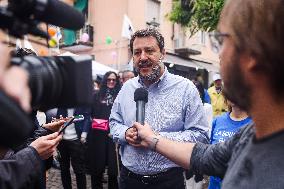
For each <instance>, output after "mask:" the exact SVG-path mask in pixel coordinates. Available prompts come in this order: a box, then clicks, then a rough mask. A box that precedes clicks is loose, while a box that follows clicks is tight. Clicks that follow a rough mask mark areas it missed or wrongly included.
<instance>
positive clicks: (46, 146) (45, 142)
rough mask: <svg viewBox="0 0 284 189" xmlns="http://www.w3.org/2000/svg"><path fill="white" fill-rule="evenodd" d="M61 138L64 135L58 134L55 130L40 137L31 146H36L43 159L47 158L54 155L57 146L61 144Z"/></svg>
mask: <svg viewBox="0 0 284 189" xmlns="http://www.w3.org/2000/svg"><path fill="white" fill-rule="evenodd" d="M61 139H62V135H58V132H55V133H53V134H50V135H46V136H42V137H39V138H38V139H36V140H35V141H33V142H32V143H31V144H30V146H32V147H33V148H35V150H36V151H37V152H38V154H39V156H40V158H41V159H43V160H45V159H47V158H49V157H50V156H52V155H53V153H54V152H55V150H56V146H57V145H58V144H59V142H60V140H61Z"/></svg>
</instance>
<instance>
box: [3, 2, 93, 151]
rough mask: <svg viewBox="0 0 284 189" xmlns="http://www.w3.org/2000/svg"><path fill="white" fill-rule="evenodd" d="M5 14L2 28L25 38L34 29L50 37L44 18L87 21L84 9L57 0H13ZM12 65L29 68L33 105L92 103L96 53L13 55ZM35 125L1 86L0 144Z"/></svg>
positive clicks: (13, 141)
mask: <svg viewBox="0 0 284 189" xmlns="http://www.w3.org/2000/svg"><path fill="white" fill-rule="evenodd" d="M0 20H1V22H0V28H1V29H3V30H4V31H6V32H7V33H8V34H10V35H13V36H15V37H18V38H22V37H23V36H24V35H26V34H32V35H35V36H40V37H44V38H46V39H49V36H48V34H47V32H46V31H42V30H41V29H39V28H38V24H39V23H40V22H46V23H48V24H53V25H55V26H60V27H64V28H67V29H74V30H77V29H80V28H82V27H83V26H84V23H85V21H84V16H83V15H82V14H81V13H80V12H78V11H77V10H75V9H74V8H72V7H70V6H69V5H66V4H65V3H63V2H61V1H58V0H9V1H8V6H7V7H0ZM69 20H72V22H69ZM11 65H17V66H20V67H22V68H24V69H26V70H27V72H28V73H29V87H30V90H31V93H32V104H31V105H32V108H33V109H34V110H41V111H45V110H48V109H51V108H55V107H60V108H73V107H78V106H90V105H91V103H92V89H93V82H92V59H91V56H76V57H37V56H24V57H13V58H12V59H11ZM33 130H34V123H32V121H31V119H30V117H29V115H28V114H26V113H25V112H24V111H23V110H22V109H21V108H20V107H19V105H18V104H17V103H16V102H14V101H13V100H12V99H11V98H9V97H8V96H7V95H6V94H5V93H4V92H2V91H0V146H2V147H15V146H17V145H19V144H21V143H23V142H24V140H25V139H27V138H28V137H29V136H30V134H31V132H32V131H33Z"/></svg>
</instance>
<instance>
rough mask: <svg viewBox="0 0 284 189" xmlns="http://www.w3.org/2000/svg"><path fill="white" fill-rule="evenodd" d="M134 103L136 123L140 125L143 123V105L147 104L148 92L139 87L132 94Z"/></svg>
mask: <svg viewBox="0 0 284 189" xmlns="http://www.w3.org/2000/svg"><path fill="white" fill-rule="evenodd" d="M134 101H135V102H136V121H137V122H138V123H140V124H142V125H144V123H145V104H146V103H147V102H148V91H147V90H146V89H145V88H143V87H141V88H138V89H136V90H135V92H134Z"/></svg>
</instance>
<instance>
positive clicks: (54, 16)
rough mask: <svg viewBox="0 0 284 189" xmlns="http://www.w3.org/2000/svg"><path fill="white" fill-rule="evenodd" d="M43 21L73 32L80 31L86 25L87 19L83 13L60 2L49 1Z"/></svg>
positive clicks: (57, 0) (56, 0) (55, 0)
mask: <svg viewBox="0 0 284 189" xmlns="http://www.w3.org/2000/svg"><path fill="white" fill-rule="evenodd" d="M41 20H42V21H44V22H47V23H50V24H53V25H55V26H59V27H63V28H67V29H72V30H79V29H81V28H82V27H83V26H84V24H85V18H84V16H83V14H82V13H80V12H79V11H77V10H76V9H74V8H73V7H71V6H69V5H67V4H65V3H63V2H61V1H59V0H48V3H47V7H46V9H45V11H44V14H43V15H42V17H41Z"/></svg>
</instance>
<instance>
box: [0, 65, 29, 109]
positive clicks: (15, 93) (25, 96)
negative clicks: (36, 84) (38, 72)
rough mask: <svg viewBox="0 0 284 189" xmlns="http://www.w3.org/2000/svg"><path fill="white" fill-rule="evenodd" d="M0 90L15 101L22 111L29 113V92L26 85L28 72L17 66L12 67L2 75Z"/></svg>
mask: <svg viewBox="0 0 284 189" xmlns="http://www.w3.org/2000/svg"><path fill="white" fill-rule="evenodd" d="M1 88H2V89H3V91H4V92H5V93H6V94H7V95H8V96H9V97H11V98H12V99H13V100H15V101H16V102H17V103H18V104H19V105H20V106H21V108H23V110H25V111H26V112H30V111H31V92H30V88H29V85H28V72H27V71H26V70H24V69H23V68H20V67H18V66H12V67H10V68H8V69H6V71H5V72H4V73H3V76H2V82H1Z"/></svg>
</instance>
